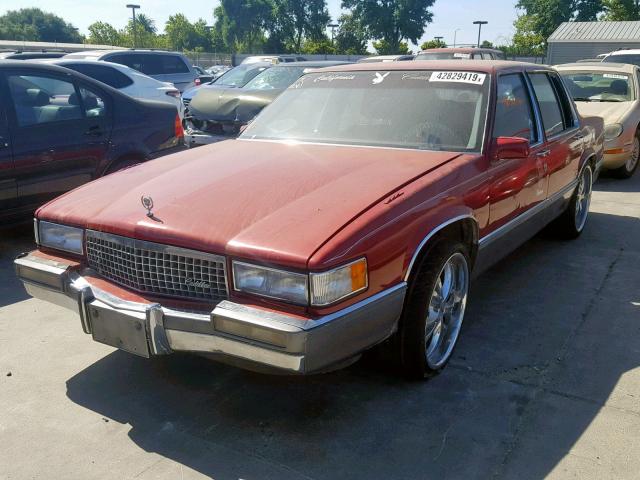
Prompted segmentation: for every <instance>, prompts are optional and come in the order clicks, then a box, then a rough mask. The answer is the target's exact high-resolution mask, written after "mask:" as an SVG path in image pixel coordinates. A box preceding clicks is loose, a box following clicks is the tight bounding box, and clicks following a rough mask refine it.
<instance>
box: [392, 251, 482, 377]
mask: <svg viewBox="0 0 640 480" xmlns="http://www.w3.org/2000/svg"><path fill="white" fill-rule="evenodd" d="M469 265H470V260H469V251H468V249H467V247H466V246H465V245H464V244H462V243H451V242H450V241H446V240H441V241H440V242H438V243H437V244H436V245H434V247H433V248H431V249H430V250H429V251H428V252H427V253H426V255H424V256H423V257H422V261H421V263H420V265H419V266H418V271H417V273H416V275H415V277H414V278H413V280H412V281H411V284H410V287H409V292H408V296H407V300H406V303H405V309H404V312H403V316H402V319H401V323H400V331H399V347H400V359H401V368H402V371H403V372H404V373H405V374H406V375H408V376H409V377H411V378H427V377H431V376H433V375H435V374H437V373H438V372H440V371H441V370H442V369H443V368H444V366H445V365H446V364H447V362H448V361H449V359H450V358H451V354H452V353H453V349H454V347H455V346H456V343H457V341H458V337H459V334H460V329H461V327H462V321H463V320H464V312H465V308H466V303H467V294H468V292H469V279H470V267H469Z"/></svg>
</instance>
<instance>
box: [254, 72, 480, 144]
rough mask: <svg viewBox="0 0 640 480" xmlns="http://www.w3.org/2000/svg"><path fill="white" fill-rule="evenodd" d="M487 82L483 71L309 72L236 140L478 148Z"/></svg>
mask: <svg viewBox="0 0 640 480" xmlns="http://www.w3.org/2000/svg"><path fill="white" fill-rule="evenodd" d="M489 83H490V78H489V75H487V74H484V73H476V72H462V71H447V72H442V71H387V72H384V71H383V72H380V71H378V72H373V71H364V72H332V73H312V74H308V75H305V76H303V77H301V78H300V79H299V80H298V81H296V82H295V83H294V84H293V85H291V86H290V87H289V89H287V90H286V91H285V92H284V93H283V94H282V95H280V96H279V97H278V98H277V99H276V100H275V101H274V102H273V103H272V104H271V105H270V106H268V107H266V108H265V109H264V110H263V111H262V113H261V114H260V115H259V116H258V117H257V118H256V119H255V120H254V122H253V123H251V124H250V125H249V127H248V128H247V129H246V130H245V132H244V133H243V135H242V137H241V138H243V139H261V140H265V139H268V140H282V141H293V142H296V141H298V142H314V143H331V144H349V145H369V146H384V147H398V148H413V149H424V150H448V151H459V152H465V151H479V150H481V147H482V138H483V134H484V129H485V122H486V109H487V98H488V91H489Z"/></svg>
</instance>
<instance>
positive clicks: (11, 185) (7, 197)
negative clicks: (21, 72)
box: [0, 77, 18, 212]
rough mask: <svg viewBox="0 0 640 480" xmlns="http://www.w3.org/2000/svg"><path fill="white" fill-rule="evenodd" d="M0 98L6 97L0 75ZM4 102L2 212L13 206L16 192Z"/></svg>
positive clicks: (0, 121) (0, 122) (0, 119)
mask: <svg viewBox="0 0 640 480" xmlns="http://www.w3.org/2000/svg"><path fill="white" fill-rule="evenodd" d="M0 98H8V94H7V92H6V85H5V84H4V82H3V81H2V78H1V77H0ZM5 104H6V102H0V211H4V212H6V211H7V210H8V209H11V208H13V207H15V205H16V198H17V194H18V187H17V184H16V179H15V169H14V167H13V155H12V148H11V138H10V133H9V122H8V120H7V112H6V108H5Z"/></svg>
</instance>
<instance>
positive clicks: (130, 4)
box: [127, 3, 140, 48]
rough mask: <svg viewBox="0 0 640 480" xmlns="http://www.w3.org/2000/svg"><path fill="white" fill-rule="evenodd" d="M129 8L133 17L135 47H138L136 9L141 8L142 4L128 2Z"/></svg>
mask: <svg viewBox="0 0 640 480" xmlns="http://www.w3.org/2000/svg"><path fill="white" fill-rule="evenodd" d="M127 8H130V9H131V16H132V17H133V48H136V45H137V38H136V30H137V28H136V9H137V8H140V5H134V4H132V3H129V4H127Z"/></svg>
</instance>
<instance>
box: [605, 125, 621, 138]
mask: <svg viewBox="0 0 640 480" xmlns="http://www.w3.org/2000/svg"><path fill="white" fill-rule="evenodd" d="M623 130H624V127H623V126H622V124H621V123H612V124H610V125H607V126H605V127H604V138H605V140H613V139H614V138H618V137H619V136H620V135H622V131H623Z"/></svg>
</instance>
